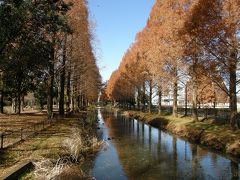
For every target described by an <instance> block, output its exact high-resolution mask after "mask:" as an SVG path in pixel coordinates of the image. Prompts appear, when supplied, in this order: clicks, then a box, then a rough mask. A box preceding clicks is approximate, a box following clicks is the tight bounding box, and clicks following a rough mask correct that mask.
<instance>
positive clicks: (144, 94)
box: [142, 81, 146, 111]
mask: <svg viewBox="0 0 240 180" xmlns="http://www.w3.org/2000/svg"><path fill="white" fill-rule="evenodd" d="M142 102H143V111H145V104H146V85H145V81H144V82H143V95H142Z"/></svg>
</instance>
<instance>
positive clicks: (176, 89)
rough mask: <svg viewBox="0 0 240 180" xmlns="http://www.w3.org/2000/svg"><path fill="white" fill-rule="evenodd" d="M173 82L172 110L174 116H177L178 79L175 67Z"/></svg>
mask: <svg viewBox="0 0 240 180" xmlns="http://www.w3.org/2000/svg"><path fill="white" fill-rule="evenodd" d="M173 71H174V77H173V78H174V82H173V112H172V115H173V116H174V117H178V114H177V101H178V99H177V98H178V97H177V96H178V80H177V67H174V70H173Z"/></svg>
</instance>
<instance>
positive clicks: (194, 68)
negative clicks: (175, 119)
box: [191, 57, 198, 122]
mask: <svg viewBox="0 0 240 180" xmlns="http://www.w3.org/2000/svg"><path fill="white" fill-rule="evenodd" d="M197 65H198V59H197V58H196V57H194V58H193V64H192V72H191V76H192V120H193V121H194V122H198V108H197V105H198V95H197V93H198V92H197V91H198V79H197Z"/></svg>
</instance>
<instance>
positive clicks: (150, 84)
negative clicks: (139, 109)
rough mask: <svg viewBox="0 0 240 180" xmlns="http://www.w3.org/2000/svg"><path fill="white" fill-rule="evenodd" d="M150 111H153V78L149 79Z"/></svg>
mask: <svg viewBox="0 0 240 180" xmlns="http://www.w3.org/2000/svg"><path fill="white" fill-rule="evenodd" d="M148 112H149V113H151V112H152V80H150V81H149V102H148Z"/></svg>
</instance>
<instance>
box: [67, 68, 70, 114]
mask: <svg viewBox="0 0 240 180" xmlns="http://www.w3.org/2000/svg"><path fill="white" fill-rule="evenodd" d="M70 81H71V72H70V70H69V72H68V75H67V104H66V105H67V111H68V112H69V111H70V104H71V93H70V92H71V83H70Z"/></svg>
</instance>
